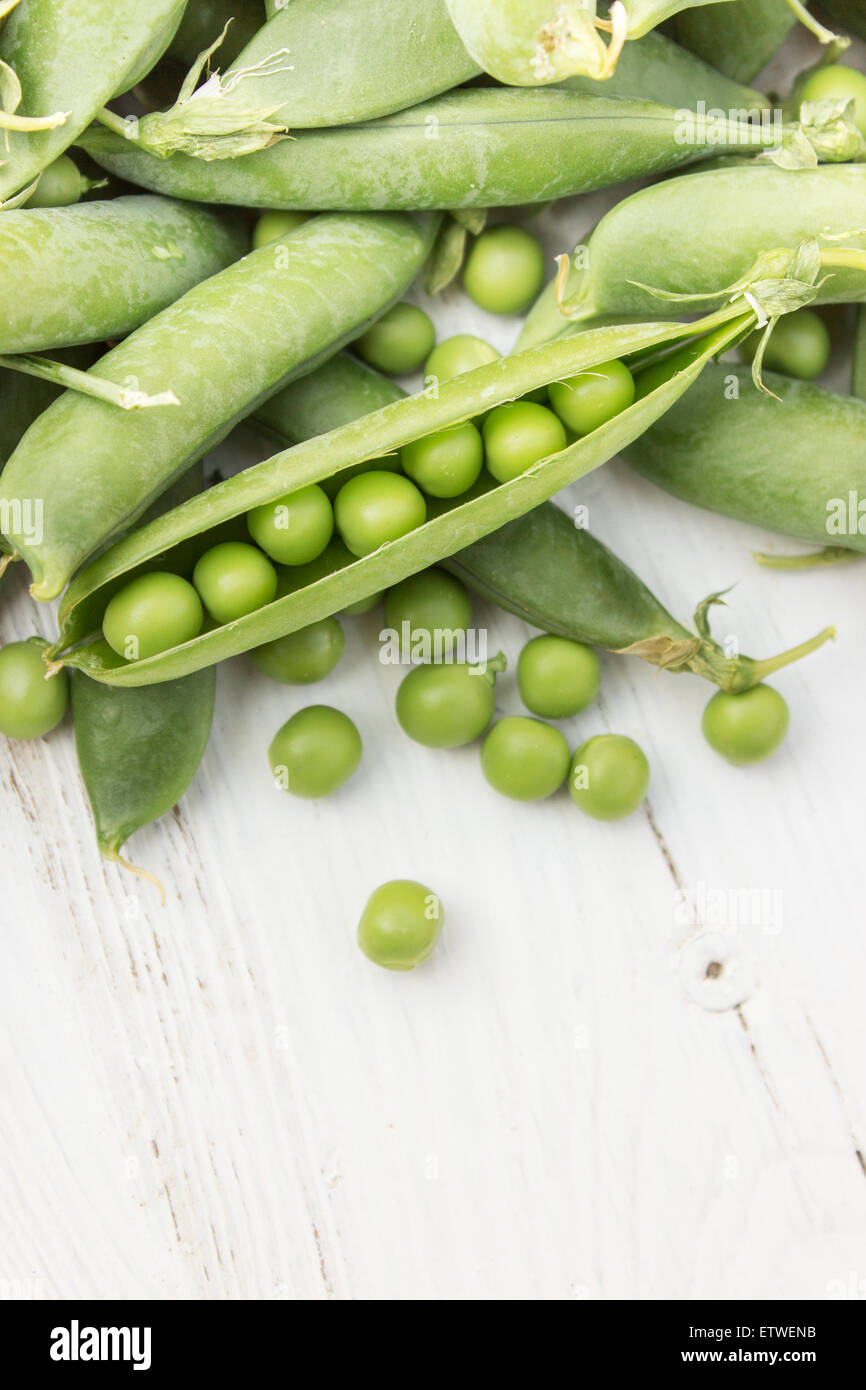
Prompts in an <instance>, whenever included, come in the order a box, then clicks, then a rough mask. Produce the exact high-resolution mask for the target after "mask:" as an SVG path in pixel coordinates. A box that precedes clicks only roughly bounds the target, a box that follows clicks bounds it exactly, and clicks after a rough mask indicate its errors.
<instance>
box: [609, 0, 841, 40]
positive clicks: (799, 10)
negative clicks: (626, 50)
mask: <svg viewBox="0 0 866 1390" xmlns="http://www.w3.org/2000/svg"><path fill="white" fill-rule="evenodd" d="M720 3H723V4H724V6H725V9H728V8H729V6H730V7H733V5H736V7H737V8H738V9H739V10H740V11H741V12H742V14H743V15H745V14H746V13H747V12H748V10H749V9H751V8H752V7H753V6H754V5H755V0H619V8H620V9H622V10H624V11H625V14H626V16H627V20H628V24H627V29H626V33H627V36H628V37H629V38H639V37H640V35H641V34H646V33H647V32H648V30H650V29H653V28H655V26H656V25H657V24H663V23H664V22H665V21H666V20H669V19H672V18H673V17H674V16H679V15H681V14H682V13H683V12H684V11H685V12H688V11H689V10H691V9H693V8H694V7H695V6H699V7H700V8H701V9H712V8H713V7H714V6H715V5H718V4H720ZM784 3H785V4H786V6H787V8H788V9H789V10H790V12H791V14H792V15H793V17H794V18H795V19H799V21H800V23H801V24H803V25H805V26H806V28H807V29H808V30H809V31H810V33H812V34H814V35H815V37H816V38H818V39H820V40H821V42H822V43H832V42H833V41H834V40H835V38H836V35H835V34H833V33H832V32H831V31H830V30H829V29H827V28H825V26H824V25H823V24H821V23H820V21H819V20H817V19H816V18H815V16H814V15H811V14H809V11H808V10H807V9H806V4H807V3H808V0H805V3H804V2H803V0H784ZM614 9H615V6H613V5H612V6H611V17H613V12H614ZM731 23H734V24H736V16H735V15H732V16H731Z"/></svg>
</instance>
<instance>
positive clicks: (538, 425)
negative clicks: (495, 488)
mask: <svg viewBox="0 0 866 1390" xmlns="http://www.w3.org/2000/svg"><path fill="white" fill-rule="evenodd" d="M482 432H483V435H484V453H485V459H486V462H487V467H488V470H489V471H490V472H491V473H492V474H493V477H494V478H495V479H496V481H497V482H498V483H509V482H511V480H512V478H517V477H518V476H519V475H520V474H521V473H525V472H526V470H527V469H528V468H531V467H532V465H533V464H534V463H538V461H539V459H543V458H547V457H548V456H549V455H550V454H558V453H559V452H560V451H561V450H562V449H564V448H565V446H566V443H567V440H566V435H565V430H564V429H563V427H562V424H561V422H560V421H559V420H558V419H557V417H556V416H555V415H554V413H553V411H552V410H548V409H547V406H544V405H537V404H536V403H535V402H533V401H510V402H509V403H508V404H506V405H497V406H495V407H494V408H493V410H491V411H490V414H489V415H488V416H487V419H486V420H485V421H484V428H483V431H482Z"/></svg>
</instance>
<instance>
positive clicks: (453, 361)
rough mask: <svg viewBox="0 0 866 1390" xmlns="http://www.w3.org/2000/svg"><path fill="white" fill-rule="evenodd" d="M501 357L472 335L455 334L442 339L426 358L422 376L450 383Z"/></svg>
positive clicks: (494, 349)
mask: <svg viewBox="0 0 866 1390" xmlns="http://www.w3.org/2000/svg"><path fill="white" fill-rule="evenodd" d="M501 355H502V354H501V353H499V352H497V351H496V348H495V347H491V345H490V343H485V341H484V339H483V338H476V337H475V335H474V334H472V333H455V335H454V337H453V338H444V339H443V340H442V342H441V343H437V344H436V346H435V348H434V349H433V351H432V352H431V354H430V356H429V357H428V358H427V362H426V365H425V367H424V375H425V377H435V379H436V380H437V381H451V380H452V379H453V378H454V377H455V376H462V375H463V373H464V372H471V371H474V369H475V368H476V367H484V366H486V365H487V363H488V362H498V361H499V358H500V357H501Z"/></svg>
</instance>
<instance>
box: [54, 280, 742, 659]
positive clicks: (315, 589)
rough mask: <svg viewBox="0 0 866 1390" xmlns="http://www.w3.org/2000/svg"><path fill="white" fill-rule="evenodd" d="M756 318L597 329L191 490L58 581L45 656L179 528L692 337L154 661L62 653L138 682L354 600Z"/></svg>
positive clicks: (516, 511)
mask: <svg viewBox="0 0 866 1390" xmlns="http://www.w3.org/2000/svg"><path fill="white" fill-rule="evenodd" d="M754 322H755V315H754V313H753V311H751V310H750V311H749V312H748V313H746V314H744V313H743V312H742V309H741V308H736V307H734V308H730V309H728V310H725V311H722V312H720V313H718V314H715V315H712V316H709V317H708V318H706V319H703V320H701V321H700V323H699V324H697V325H695V324H679V325H672V324H662V325H660V324H643V325H632V326H629V327H628V328H622V327H620V328H601V329H595V330H591V331H589V332H587V333H583V334H580V335H579V336H574V337H572V338H565V339H562V340H560V341H558V342H555V343H550V344H547V345H545V346H544V347H541V348H534V349H531V350H529V351H528V352H524V353H520V354H517V355H515V356H512V357H508V358H501V359H499V360H498V361H496V362H492V363H489V364H487V365H486V366H483V367H479V368H477V369H476V370H475V371H472V372H467V373H465V374H464V375H462V376H459V377H455V378H454V379H453V380H452V381H447V382H444V383H438V384H435V383H434V385H433V386H431V392H435V394H422V395H419V396H410V397H407V398H406V399H405V400H398V401H395V402H394V403H393V404H392V405H388V406H385V408H384V409H381V410H378V411H376V412H375V413H374V414H373V415H370V416H366V417H365V418H364V419H362V420H358V421H353V422H351V423H349V424H346V425H343V426H341V427H340V428H339V429H336V430H332V431H331V432H330V433H329V434H326V435H323V436H320V437H319V438H317V439H313V440H309V441H307V442H305V443H302V444H298V445H296V446H295V447H294V448H292V449H289V450H286V451H284V452H282V453H279V454H276V455H275V456H274V457H273V458H272V459H268V460H266V461H265V462H264V463H260V464H258V465H257V466H256V467H255V468H250V469H247V470H246V471H245V472H244V473H240V474H238V475H236V476H235V477H233V478H229V479H227V480H226V481H225V482H223V483H218V484H217V485H216V486H215V487H213V488H210V489H209V490H208V492H207V493H206V494H204V495H203V496H202V497H198V498H193V499H192V501H190V502H188V503H186V504H185V505H184V506H182V507H179V508H178V509H176V510H175V511H174V512H170V513H168V514H167V515H166V516H164V517H162V518H160V519H159V520H158V521H156V522H152V523H151V524H150V525H149V526H146V527H144V528H142V529H141V530H139V531H137V532H135V533H134V534H133V535H132V536H130V537H128V538H127V539H125V540H122V541H119V542H118V543H117V544H116V545H114V546H112V547H111V549H110V550H108V551H107V552H106V553H105V554H103V555H101V556H100V557H99V558H98V559H96V560H95V561H94V562H93V563H92V564H91V565H90V566H88V568H87V569H86V570H84V571H83V572H82V573H81V574H80V575H79V576H78V577H77V579H76V580H75V581H74V582H73V584H71V585H70V588H69V590H68V591H67V593H66V595H65V597H64V601H63V604H62V607H61V614H60V636H59V638H58V641H57V642H56V643H55V644H54V646H53V648H52V652H51V655H52V656H53V657H56V656H57V655H58V654H61V653H63V652H65V651H67V649H68V648H69V647H70V646H71V645H72V644H74V643H79V642H83V641H84V640H85V638H86V637H87V636H88V634H90V633H93V632H94V631H95V630H98V627H99V625H100V624H101V620H102V613H103V611H104V606H105V600H106V594H107V592H108V591H109V590H110V589H111V586H114V585H116V584H117V583H118V582H119V581H121V580H122V579H123V577H124V576H129V575H130V574H131V573H132V571H134V570H135V569H136V568H137V567H138V566H139V565H141V564H143V563H146V562H147V561H149V560H151V559H152V558H153V557H154V556H155V555H158V554H159V555H161V554H164V553H166V552H170V550H171V548H172V547H173V546H175V545H177V544H179V543H180V542H182V541H184V540H186V539H188V538H189V537H190V536H199V535H201V534H202V533H203V532H206V531H209V530H211V529H212V528H213V527H214V526H216V525H218V524H220V523H223V522H225V521H228V520H229V519H230V518H232V517H236V516H240V515H241V514H243V513H246V512H247V511H249V510H250V508H252V507H254V506H259V505H261V504H264V503H266V502H271V501H274V500H275V499H276V498H278V497H280V496H282V495H283V494H284V493H285V492H286V491H288V490H290V489H297V488H301V487H304V486H306V484H308V483H312V482H319V481H321V480H323V479H325V478H330V477H333V476H334V475H335V474H337V473H339V472H341V471H342V470H343V469H344V468H346V467H350V466H354V465H357V464H358V463H362V462H364V461H365V460H367V459H373V458H380V457H382V455H384V454H388V453H391V452H393V451H395V450H397V449H399V448H401V447H402V446H403V445H404V444H407V443H409V442H410V441H412V440H413V439H418V438H420V437H422V436H424V435H427V434H430V433H431V432H433V431H434V430H438V429H442V428H444V427H446V426H448V425H451V424H455V423H457V422H459V421H462V420H466V419H469V418H472V417H474V416H475V415H477V414H478V412H479V410H486V409H490V408H492V407H493V406H495V405H498V404H501V403H502V402H504V401H508V400H513V399H515V398H516V397H519V396H523V395H526V394H528V393H529V392H530V391H533V390H537V389H538V388H539V387H542V386H545V385H547V384H549V383H550V382H551V381H555V380H559V379H561V378H562V377H565V376H569V375H572V374H573V373H574V372H576V371H581V370H587V369H589V368H591V367H593V366H595V365H597V364H598V363H600V362H604V361H608V360H609V359H610V358H612V357H621V356H623V355H628V354H629V353H631V352H635V351H638V350H640V349H643V348H647V347H650V346H653V345H662V344H665V343H674V342H677V341H678V340H681V339H690V338H693V337H694V336H695V335H696V334H697V333H699V332H700V333H703V335H704V336H703V339H702V346H701V348H700V349H696V350H695V352H694V354H693V360H692V361H690V362H689V363H688V364H686V365H684V366H683V367H682V369H681V370H678V371H675V372H673V373H672V375H671V378H670V379H669V380H667V381H665V382H662V383H661V384H660V385H658V386H657V387H656V389H654V390H653V391H650V392H649V393H648V394H646V395H645V396H643V398H642V399H641V400H639V401H637V402H635V404H634V405H632V406H630V407H629V408H628V409H627V410H624V411H623V412H622V413H621V414H620V415H618V416H616V417H615V418H614V419H612V420H610V421H608V422H607V423H606V424H604V425H602V426H601V427H600V428H599V429H598V430H596V431H595V432H594V433H593V434H590V435H586V436H585V437H583V438H581V439H578V440H576V441H575V442H574V443H572V444H570V445H568V446H567V447H566V448H565V449H563V450H562V451H561V452H559V453H556V454H553V455H551V456H550V457H549V458H546V459H542V460H540V461H539V462H538V463H536V464H535V465H534V466H533V467H532V468H530V469H529V470H527V472H526V473H524V474H521V475H520V476H519V477H517V478H515V479H513V480H512V481H510V482H508V483H504V484H501V485H499V486H491V487H490V488H489V490H488V491H486V492H481V493H480V494H479V495H471V496H470V497H469V499H468V500H462V499H457V501H456V504H455V506H454V507H453V508H452V509H450V510H447V511H444V512H442V513H441V514H439V515H436V516H434V517H433V518H432V519H431V520H428V521H427V522H426V523H425V524H423V525H421V526H419V527H418V528H417V529H416V530H414V531H411V532H409V533H408V534H407V535H405V536H403V537H401V538H400V539H399V540H397V541H394V542H392V543H389V544H386V545H383V546H381V547H380V548H379V549H378V550H376V551H374V552H373V553H372V554H370V555H367V556H365V557H364V558H363V559H360V560H356V561H354V563H351V564H348V565H347V566H346V567H345V568H344V569H341V570H340V571H339V572H338V573H336V574H331V575H328V576H326V577H324V578H322V579H320V580H318V581H317V582H314V583H313V584H311V585H309V586H306V587H304V588H302V589H299V590H296V591H294V592H293V593H290V594H288V595H286V596H285V597H283V598H278V599H277V600H275V601H274V602H273V603H271V604H268V605H266V606H265V607H264V608H261V609H258V610H257V611H256V612H253V613H250V614H248V615H247V616H246V617H243V618H240V619H238V620H237V621H235V622H232V623H230V624H228V625H226V626H223V627H215V628H212V629H211V630H210V631H205V632H203V633H201V635H200V636H198V637H196V638H194V639H193V640H192V641H190V642H187V643H185V644H183V645H182V646H179V647H176V648H173V649H170V650H168V651H165V652H162V653H161V654H160V655H158V656H155V657H148V658H143V659H141V660H139V661H134V662H128V663H126V662H123V660H122V659H121V658H118V657H116V655H115V654H114V653H113V652H111V650H110V648H109V647H108V645H107V643H105V642H104V641H102V640H101V639H100V640H97V641H95V642H92V643H90V644H88V645H87V646H82V647H78V648H76V649H75V650H74V651H69V653H68V655H66V656H64V657H63V658H62V660H63V661H64V662H68V663H69V664H71V665H73V666H75V667H78V668H79V669H82V670H85V671H86V672H87V673H88V674H89V675H92V676H94V677H95V678H96V679H98V680H103V681H106V682H107V683H109V684H116V685H124V686H128V685H145V684H152V683H154V682H157V681H161V680H171V679H173V678H175V677H176V676H180V675H185V674H187V673H188V672H190V671H194V670H200V669H201V668H202V667H204V666H209V665H212V664H213V663H214V662H216V661H221V660H223V659H224V658H225V657H228V656H233V655H237V654H238V653H240V652H243V651H248V650H250V649H251V648H252V647H256V646H260V645H261V644H262V643H263V642H267V641H270V640H273V639H274V638H275V637H279V636H283V635H285V634H287V633H289V632H293V631H296V630H297V629H298V628H300V627H306V626H307V625H308V624H310V623H312V622H314V621H316V620H317V619H318V618H321V617H325V616H327V615H328V614H330V613H334V612H336V611H337V610H338V609H342V608H345V607H346V606H347V605H348V604H351V603H355V602H357V601H358V600H359V599H363V598H367V597H369V595H371V594H373V593H376V592H378V591H379V590H381V589H383V588H385V587H387V586H389V585H391V584H395V583H397V582H398V581H399V580H401V579H404V578H406V577H407V576H408V575H410V574H414V573H415V572H417V571H418V570H420V569H424V568H426V567H427V566H428V565H430V564H433V563H435V562H437V561H439V560H441V559H443V558H446V557H447V556H449V555H453V554H454V552H455V551H457V550H462V549H464V548H465V547H466V546H467V545H470V544H472V542H473V541H476V540H479V539H480V538H481V537H482V536H484V535H486V534H488V533H489V532H490V531H493V530H496V528H497V527H499V526H502V525H504V524H505V522H507V521H511V520H513V519H514V518H515V517H517V516H522V515H523V514H524V513H525V512H527V511H529V510H530V509H531V508H533V507H536V506H538V505H539V504H540V503H541V502H544V501H546V500H548V499H549V498H550V497H552V496H553V495H554V494H555V493H556V492H558V491H560V489H561V488H563V487H564V486H566V485H567V484H568V483H570V482H573V481H574V480H575V479H576V478H578V477H582V476H583V475H584V474H585V473H587V472H590V471H591V470H592V469H594V468H597V467H599V466H600V465H601V464H602V463H604V462H606V461H607V459H609V458H611V457H612V456H613V455H614V454H616V453H618V452H619V451H620V450H621V449H622V448H623V447H624V446H625V445H626V444H627V443H629V442H631V441H632V440H633V439H635V438H636V437H637V436H639V435H640V434H642V433H643V432H644V430H646V429H647V428H648V426H649V425H650V424H651V423H652V422H653V421H654V420H655V419H657V418H658V417H659V415H661V414H663V413H664V411H665V410H667V409H668V408H669V407H670V406H671V405H672V404H673V402H674V401H675V400H677V399H678V398H679V396H680V395H681V394H682V393H683V392H684V391H686V390H687V389H688V387H689V386H690V385H691V384H692V383H693V382H694V381H695V380H696V379H697V378H698V377H699V376H700V374H701V371H702V370H703V368H704V366H705V365H706V363H707V362H708V361H709V360H710V358H711V357H712V356H714V355H716V354H717V353H718V352H720V351H723V350H724V349H725V348H726V347H727V346H728V345H729V344H731V343H732V342H734V341H737V340H738V339H739V338H740V336H741V335H742V334H743V333H744V332H745V331H747V330H748V329H749V328H750V327H751V326H752V325H753V324H754Z"/></svg>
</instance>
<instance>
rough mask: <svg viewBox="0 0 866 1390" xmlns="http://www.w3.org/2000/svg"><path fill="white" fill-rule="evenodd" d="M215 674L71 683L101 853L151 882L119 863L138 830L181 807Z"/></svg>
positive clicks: (207, 721) (205, 726) (206, 727)
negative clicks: (124, 684) (126, 683)
mask: <svg viewBox="0 0 866 1390" xmlns="http://www.w3.org/2000/svg"><path fill="white" fill-rule="evenodd" d="M215 677H216V671H215V670H204V671H195V672H193V673H192V674H191V675H189V676H184V677H182V678H181V679H180V680H174V681H166V682H164V683H163V684H162V685H148V686H140V687H138V688H137V689H135V690H115V689H113V688H112V687H111V686H108V685H101V684H100V683H99V681H94V680H91V679H90V678H89V677H88V676H85V675H83V674H82V672H80V671H76V672H74V673H73V679H72V719H73V723H74V725H75V747H76V751H77V753H78V765H79V767H80V769H81V775H82V777H83V779H84V785H85V787H86V788H87V795H88V797H89V799H90V805H91V808H92V810H93V819H94V822H95V825H96V839H97V844H98V847H99V852H100V854H101V855H102V856H103V858H105V859H111V860H114V861H116V862H117V863H119V864H121V865H122V866H123V867H124V868H126V869H130V870H131V871H132V872H133V873H136V874H138V875H140V876H141V877H143V878H146V879H149V880H150V881H151V882H154V883H156V884H157V887H159V888H160V891H161V892H162V897H163V902H164V901H165V891H164V890H163V888H162V885H161V884H160V883H159V881H158V880H157V879H154V878H153V875H152V874H149V873H148V872H147V870H145V869H140V868H138V867H137V866H135V865H133V864H131V863H130V862H129V860H127V859H124V858H123V857H122V856H121V850H122V848H123V846H124V844H125V843H126V841H127V840H128V839H129V837H130V835H132V834H133V833H134V832H135V831H136V830H140V829H141V828H142V827H143V826H145V825H149V824H150V823H151V821H155V820H158V818H159V817H160V816H162V815H165V813H166V812H167V811H170V810H171V808H172V806H174V805H175V803H176V802H178V801H179V800H180V798H181V797H182V796H183V794H184V792H185V791H186V789H187V787H188V786H189V784H190V782H191V781H192V779H193V777H194V776H195V773H196V771H197V769H198V766H199V763H200V762H201V760H202V757H203V756H204V751H205V748H206V746H207V741H208V737H209V735H210V729H211V722H212V720H213V707H214V690H215V683H216V682H215Z"/></svg>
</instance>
